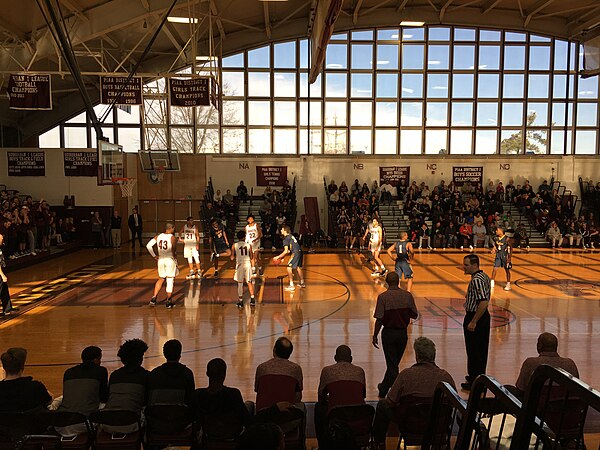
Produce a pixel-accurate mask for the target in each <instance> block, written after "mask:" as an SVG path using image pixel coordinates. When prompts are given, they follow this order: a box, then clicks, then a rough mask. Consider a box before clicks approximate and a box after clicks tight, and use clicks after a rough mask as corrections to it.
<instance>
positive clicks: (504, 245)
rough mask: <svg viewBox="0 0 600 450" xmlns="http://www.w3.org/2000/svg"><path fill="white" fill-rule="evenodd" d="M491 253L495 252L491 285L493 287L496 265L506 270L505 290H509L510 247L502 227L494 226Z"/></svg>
mask: <svg viewBox="0 0 600 450" xmlns="http://www.w3.org/2000/svg"><path fill="white" fill-rule="evenodd" d="M492 253H495V254H496V259H494V269H493V270H492V280H491V286H492V288H493V287H494V284H495V281H494V280H495V278H496V270H497V269H498V267H502V268H503V269H504V271H505V272H506V286H504V290H505V291H510V289H511V287H510V269H512V261H511V259H512V258H511V256H512V248H511V246H510V244H509V242H508V236H507V235H506V234H505V233H504V228H502V227H498V228H496V237H495V239H494V246H493V247H492Z"/></svg>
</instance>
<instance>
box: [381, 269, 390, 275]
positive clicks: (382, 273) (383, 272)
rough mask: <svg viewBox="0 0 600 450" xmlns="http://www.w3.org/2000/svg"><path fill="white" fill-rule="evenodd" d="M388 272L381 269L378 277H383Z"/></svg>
mask: <svg viewBox="0 0 600 450" xmlns="http://www.w3.org/2000/svg"><path fill="white" fill-rule="evenodd" d="M388 272H389V271H388V270H387V269H383V270H382V271H381V272H379V276H380V277H384V276H385V275H386V274H387V273H388Z"/></svg>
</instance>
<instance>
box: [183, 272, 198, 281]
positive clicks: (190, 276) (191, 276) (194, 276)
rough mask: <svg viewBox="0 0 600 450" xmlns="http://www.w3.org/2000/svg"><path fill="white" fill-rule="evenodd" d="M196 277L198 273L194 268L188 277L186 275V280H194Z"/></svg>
mask: <svg viewBox="0 0 600 450" xmlns="http://www.w3.org/2000/svg"><path fill="white" fill-rule="evenodd" d="M194 278H196V274H195V273H194V271H193V270H190V274H189V275H188V276H187V277H185V279H186V280H193V279H194Z"/></svg>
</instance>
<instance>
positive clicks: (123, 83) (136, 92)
mask: <svg viewBox="0 0 600 450" xmlns="http://www.w3.org/2000/svg"><path fill="white" fill-rule="evenodd" d="M115 98H116V99H117V101H116V102H115ZM113 102H115V104H117V105H141V104H142V78H141V77H133V78H131V80H129V81H127V77H100V103H102V104H103V105H110V104H111V103H113Z"/></svg>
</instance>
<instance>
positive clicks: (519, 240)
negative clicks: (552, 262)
mask: <svg viewBox="0 0 600 450" xmlns="http://www.w3.org/2000/svg"><path fill="white" fill-rule="evenodd" d="M523 244H524V245H525V248H526V249H527V251H529V234H528V233H527V228H525V225H524V224H523V223H522V222H519V224H518V225H517V228H516V229H515V245H516V246H517V248H521V246H522V245H523Z"/></svg>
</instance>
